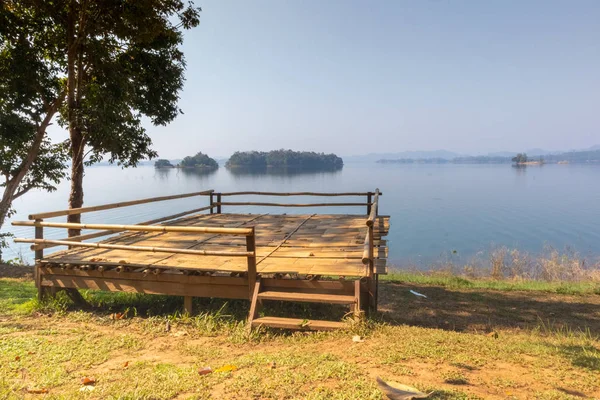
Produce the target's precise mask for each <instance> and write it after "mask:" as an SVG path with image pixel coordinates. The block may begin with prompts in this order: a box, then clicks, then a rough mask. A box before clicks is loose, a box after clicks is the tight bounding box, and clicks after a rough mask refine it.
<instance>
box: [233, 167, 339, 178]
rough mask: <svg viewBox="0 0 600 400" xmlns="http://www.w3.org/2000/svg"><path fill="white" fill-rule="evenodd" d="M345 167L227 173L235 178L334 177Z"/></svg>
mask: <svg viewBox="0 0 600 400" xmlns="http://www.w3.org/2000/svg"><path fill="white" fill-rule="evenodd" d="M342 168H343V167H337V168H336V167H332V168H330V169H314V168H302V167H228V168H227V171H229V172H230V173H231V175H233V176H234V177H240V178H241V177H246V176H266V175H267V176H279V177H291V176H300V175H327V176H334V175H337V174H339V173H340V172H341V171H342Z"/></svg>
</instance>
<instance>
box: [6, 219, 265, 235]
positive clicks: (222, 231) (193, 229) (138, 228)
mask: <svg viewBox="0 0 600 400" xmlns="http://www.w3.org/2000/svg"><path fill="white" fill-rule="evenodd" d="M12 224H13V225H15V226H35V227H43V228H65V229H104V230H109V231H135V232H180V233H185V232H188V233H214V234H219V235H244V236H250V235H253V234H254V229H253V228H220V227H201V226H169V225H109V224H75V223H70V222H44V221H15V222H13V223H12Z"/></svg>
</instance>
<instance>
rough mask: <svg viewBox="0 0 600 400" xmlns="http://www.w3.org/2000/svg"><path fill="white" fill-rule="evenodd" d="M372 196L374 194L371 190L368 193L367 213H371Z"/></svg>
mask: <svg viewBox="0 0 600 400" xmlns="http://www.w3.org/2000/svg"><path fill="white" fill-rule="evenodd" d="M371 196H372V193H371V192H369V193H367V215H369V214H371V201H372V199H371Z"/></svg>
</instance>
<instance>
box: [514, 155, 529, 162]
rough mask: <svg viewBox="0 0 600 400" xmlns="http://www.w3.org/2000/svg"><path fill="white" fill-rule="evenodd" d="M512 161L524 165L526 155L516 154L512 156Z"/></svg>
mask: <svg viewBox="0 0 600 400" xmlns="http://www.w3.org/2000/svg"><path fill="white" fill-rule="evenodd" d="M512 161H513V162H516V163H517V164H521V163H525V162H527V154H525V153H518V154H517V155H516V156H514V157H513V158H512Z"/></svg>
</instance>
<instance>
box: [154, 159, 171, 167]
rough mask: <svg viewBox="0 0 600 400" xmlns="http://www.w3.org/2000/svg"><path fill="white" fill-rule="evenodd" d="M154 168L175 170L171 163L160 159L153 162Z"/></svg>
mask: <svg viewBox="0 0 600 400" xmlns="http://www.w3.org/2000/svg"><path fill="white" fill-rule="evenodd" d="M154 168H175V166H174V165H173V164H171V161H169V160H165V159H164V158H160V159H158V160H156V161H155V162H154Z"/></svg>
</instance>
